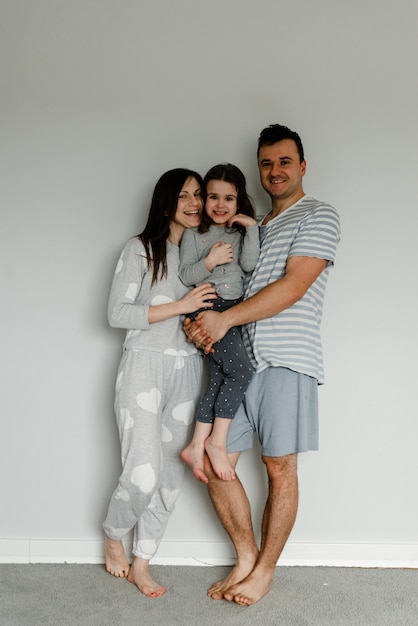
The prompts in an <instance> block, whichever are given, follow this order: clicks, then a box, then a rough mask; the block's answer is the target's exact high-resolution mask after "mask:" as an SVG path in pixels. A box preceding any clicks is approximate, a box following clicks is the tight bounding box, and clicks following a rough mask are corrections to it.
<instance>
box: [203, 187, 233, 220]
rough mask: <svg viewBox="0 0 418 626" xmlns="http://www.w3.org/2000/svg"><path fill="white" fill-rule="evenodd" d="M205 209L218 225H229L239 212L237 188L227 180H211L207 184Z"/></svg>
mask: <svg viewBox="0 0 418 626" xmlns="http://www.w3.org/2000/svg"><path fill="white" fill-rule="evenodd" d="M206 193H207V198H206V204H205V211H206V213H207V214H208V216H209V217H210V219H211V220H212V222H213V223H214V224H216V226H223V227H225V226H227V224H228V221H229V220H230V219H231V217H233V216H234V215H235V214H236V212H237V208H238V205H237V195H238V194H237V190H236V189H235V187H234V185H231V183H227V182H226V181H225V180H210V181H209V182H208V184H207V186H206Z"/></svg>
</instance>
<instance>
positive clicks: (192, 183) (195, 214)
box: [172, 178, 203, 228]
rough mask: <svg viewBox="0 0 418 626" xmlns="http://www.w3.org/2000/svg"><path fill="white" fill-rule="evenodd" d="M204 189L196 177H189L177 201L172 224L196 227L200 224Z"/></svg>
mask: <svg viewBox="0 0 418 626" xmlns="http://www.w3.org/2000/svg"><path fill="white" fill-rule="evenodd" d="M202 208H203V200H202V190H201V188H200V185H199V183H198V181H197V180H196V179H195V178H188V179H187V180H186V182H185V183H184V185H183V187H182V189H181V191H180V193H179V199H178V201H177V210H176V212H175V214H174V217H173V220H172V224H175V225H176V226H177V227H180V228H181V227H183V228H194V227H197V226H199V224H200V219H201V216H202Z"/></svg>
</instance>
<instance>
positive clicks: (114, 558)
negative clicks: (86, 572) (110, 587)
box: [104, 535, 129, 578]
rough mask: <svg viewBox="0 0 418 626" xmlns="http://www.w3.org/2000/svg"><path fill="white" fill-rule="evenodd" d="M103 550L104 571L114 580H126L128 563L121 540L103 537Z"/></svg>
mask: <svg viewBox="0 0 418 626" xmlns="http://www.w3.org/2000/svg"><path fill="white" fill-rule="evenodd" d="M104 548H105V563H106V570H107V571H108V572H109V574H112V575H113V576H116V578H126V577H127V576H128V573H129V563H128V560H127V558H126V554H125V550H124V548H123V543H122V540H121V539H119V540H115V539H111V538H110V537H108V536H107V535H105V543H104Z"/></svg>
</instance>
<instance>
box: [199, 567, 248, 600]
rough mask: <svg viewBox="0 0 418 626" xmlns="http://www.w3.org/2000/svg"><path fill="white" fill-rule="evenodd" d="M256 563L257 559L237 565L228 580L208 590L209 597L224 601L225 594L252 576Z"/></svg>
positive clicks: (225, 579)
mask: <svg viewBox="0 0 418 626" xmlns="http://www.w3.org/2000/svg"><path fill="white" fill-rule="evenodd" d="M254 563H255V559H254V561H249V562H248V563H245V564H239V563H237V565H235V567H233V568H232V570H231V571H230V572H229V574H228V576H227V577H226V578H224V579H223V580H220V581H219V582H217V583H214V584H213V585H212V587H210V588H209V589H208V592H207V593H208V596H209V597H210V598H212V600H223V599H224V594H225V593H226V592H227V591H229V589H230V588H231V587H232V586H234V585H236V584H237V583H240V582H241V581H242V580H243V579H244V578H246V577H247V576H248V574H250V572H251V571H252V569H253V567H254Z"/></svg>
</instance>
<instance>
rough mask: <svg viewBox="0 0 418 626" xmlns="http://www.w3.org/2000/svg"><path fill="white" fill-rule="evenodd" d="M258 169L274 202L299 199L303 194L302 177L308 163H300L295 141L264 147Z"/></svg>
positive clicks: (262, 181)
mask: <svg viewBox="0 0 418 626" xmlns="http://www.w3.org/2000/svg"><path fill="white" fill-rule="evenodd" d="M258 169H259V172H260V181H261V184H262V186H263V188H264V189H265V190H266V191H267V193H268V194H269V196H270V197H271V198H272V200H286V199H292V198H297V199H299V198H298V196H299V197H300V196H301V194H303V190H302V177H303V176H304V175H305V172H306V161H305V160H303V161H302V162H300V158H299V152H298V149H297V146H296V143H295V142H294V141H293V139H283V140H282V141H278V142H277V143H274V144H272V145H271V146H262V147H261V148H260V152H259V155H258ZM295 201H296V200H295Z"/></svg>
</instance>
